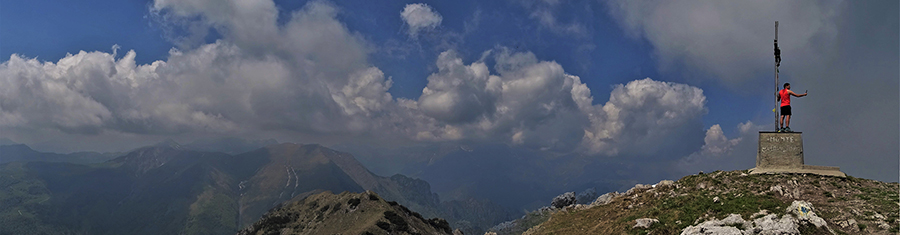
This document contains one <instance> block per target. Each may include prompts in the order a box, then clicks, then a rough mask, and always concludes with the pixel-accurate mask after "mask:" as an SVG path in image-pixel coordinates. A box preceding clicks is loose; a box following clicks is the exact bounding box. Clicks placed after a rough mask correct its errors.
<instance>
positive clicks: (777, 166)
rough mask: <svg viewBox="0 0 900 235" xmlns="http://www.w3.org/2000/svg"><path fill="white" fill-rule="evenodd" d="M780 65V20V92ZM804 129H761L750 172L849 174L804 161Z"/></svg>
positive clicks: (777, 59)
mask: <svg viewBox="0 0 900 235" xmlns="http://www.w3.org/2000/svg"><path fill="white" fill-rule="evenodd" d="M779 66H781V49H779V48H778V21H775V91H776V92H777V91H778V67H779ZM772 112H775V128H776V129H777V128H778V102H777V99H776V102H775V109H772ZM802 134H803V132H777V131H760V132H759V148H758V149H757V152H756V167H754V168H752V169H750V174H777V173H794V174H818V175H828V176H836V177H847V175H846V174H844V172H841V169H840V168H839V167H833V166H811V165H805V164H804V160H803V137H802Z"/></svg>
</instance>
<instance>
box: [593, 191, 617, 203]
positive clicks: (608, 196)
mask: <svg viewBox="0 0 900 235" xmlns="http://www.w3.org/2000/svg"><path fill="white" fill-rule="evenodd" d="M619 195H622V194H620V193H619V192H611V193H606V194H603V195H600V197H597V200H594V202H593V203H591V205H592V206H600V205H606V204H609V202H611V201H612V200H613V198H616V197H617V196H619Z"/></svg>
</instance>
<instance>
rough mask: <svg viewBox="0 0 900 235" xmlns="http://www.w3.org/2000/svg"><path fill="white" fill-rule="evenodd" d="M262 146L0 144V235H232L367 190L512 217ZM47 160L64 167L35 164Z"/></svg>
mask: <svg viewBox="0 0 900 235" xmlns="http://www.w3.org/2000/svg"><path fill="white" fill-rule="evenodd" d="M258 143H263V144H269V145H266V146H264V147H260V148H256V149H254V150H251V151H247V152H243V153H239V154H233V155H232V154H228V153H224V152H212V151H198V150H194V149H191V147H190V145H187V146H182V145H179V144H178V143H176V142H174V141H166V142H163V143H160V144H157V145H154V146H148V147H143V148H138V149H135V150H132V151H129V152H127V153H124V154H122V155H120V156H118V157H115V158H112V159H109V160H106V161H99V160H101V159H99V158H91V159H92V160H90V161H81V160H76V158H71V156H70V155H59V156H57V155H53V154H44V153H39V152H38V153H37V154H35V152H36V151H34V150H30V148H27V146H24V147H23V146H14V147H10V148H13V149H26V150H30V151H18V152H15V151H7V150H6V149H7V148H6V147H8V146H3V147H4V149H2V150H3V152H0V154H2V155H3V158H4V159H17V160H16V161H9V162H7V163H4V164H2V165H0V172H3V173H4V174H2V175H0V186H2V189H0V190H2V191H0V228H2V229H0V234H229V233H235V232H237V231H238V230H239V229H241V228H244V227H246V226H248V225H251V224H253V223H254V222H255V221H257V220H258V219H259V218H260V217H261V216H262V215H263V214H264V213H265V212H267V211H269V210H270V209H272V208H273V207H277V206H279V205H281V204H282V203H284V202H287V201H291V200H292V199H300V198H305V197H307V196H309V195H312V194H314V193H318V192H321V191H323V190H324V191H331V192H365V191H367V190H369V191H372V192H375V193H377V194H378V195H381V197H384V198H385V199H387V200H391V201H396V202H398V203H400V204H403V205H406V206H407V207H408V208H409V209H411V210H413V211H416V212H417V213H421V215H423V216H427V217H442V218H446V219H447V220H448V221H450V222H449V223H450V224H451V225H454V228H461V229H463V231H467V232H469V233H473V232H480V231H483V230H485V229H487V228H489V227H491V226H493V225H494V224H497V223H499V222H502V221H505V220H509V219H511V218H513V216H515V213H512V212H509V211H507V210H506V209H505V208H503V207H501V206H499V205H497V204H494V203H492V202H489V201H486V200H475V199H469V200H456V201H441V200H440V198H439V197H438V195H437V194H435V193H433V192H431V188H430V185H429V183H428V182H426V181H423V180H420V179H414V178H410V177H406V176H404V175H399V174H397V175H393V176H391V177H383V176H379V175H376V174H373V173H372V172H370V171H369V170H367V169H366V168H365V167H364V166H363V165H362V164H360V163H359V162H358V161H356V159H355V158H354V157H353V156H352V155H350V154H348V153H343V152H339V151H335V150H332V149H329V148H325V147H323V146H320V145H316V144H306V145H302V144H293V143H280V144H271V143H268V142H258ZM21 153H26V154H21ZM29 154H30V155H29ZM44 155H48V156H54V157H55V159H62V160H58V161H56V162H51V161H44V160H43V159H46V158H47V157H41V158H29V157H32V156H44ZM92 156H93V155H92ZM97 156H104V155H102V154H100V155H97ZM67 157H69V158H67Z"/></svg>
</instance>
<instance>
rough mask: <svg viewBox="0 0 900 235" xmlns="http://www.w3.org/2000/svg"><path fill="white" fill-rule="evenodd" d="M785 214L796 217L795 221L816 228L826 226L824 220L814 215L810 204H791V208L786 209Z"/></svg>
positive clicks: (796, 202) (797, 202) (800, 202)
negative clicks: (797, 220) (809, 224)
mask: <svg viewBox="0 0 900 235" xmlns="http://www.w3.org/2000/svg"><path fill="white" fill-rule="evenodd" d="M787 212H788V213H792V214H794V215H796V216H797V219H799V220H800V221H804V222H809V223H812V224H813V225H815V226H816V228H820V227H822V226H826V227H827V226H828V224H827V223H826V222H825V219H822V217H819V216H818V215H816V212H815V210H814V208H813V205H812V203H809V202H805V201H794V202H791V206H789V207H788V208H787Z"/></svg>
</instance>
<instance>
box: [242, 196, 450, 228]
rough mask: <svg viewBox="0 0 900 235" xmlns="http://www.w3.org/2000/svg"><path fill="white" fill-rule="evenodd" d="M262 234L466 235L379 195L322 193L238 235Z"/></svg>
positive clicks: (283, 206) (272, 213)
mask: <svg viewBox="0 0 900 235" xmlns="http://www.w3.org/2000/svg"><path fill="white" fill-rule="evenodd" d="M257 234H258V235H262V234H366V235H376V234H436V235H438V234H447V235H450V234H462V233H461V232H460V231H459V230H458V229H457V230H455V231H453V230H451V228H450V224H449V223H448V222H447V221H446V220H444V219H440V218H432V219H426V218H424V217H422V215H421V214H419V213H417V212H414V211H411V210H409V209H408V208H406V207H405V206H403V205H400V204H398V203H396V202H393V201H386V200H384V199H382V198H381V197H379V196H378V194H376V193H375V192H372V191H366V192H363V193H350V192H343V193H341V194H337V195H335V194H332V193H331V192H322V193H318V194H315V195H312V196H309V197H306V198H303V199H300V200H296V201H293V202H286V203H283V204H281V205H279V206H278V207H275V208H273V209H272V210H270V211H269V212H267V213H266V214H265V215H264V216H263V217H262V218H261V219H260V220H259V221H257V222H256V223H253V224H252V225H250V226H248V227H247V228H245V229H243V230H241V231H240V232H238V235H257Z"/></svg>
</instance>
